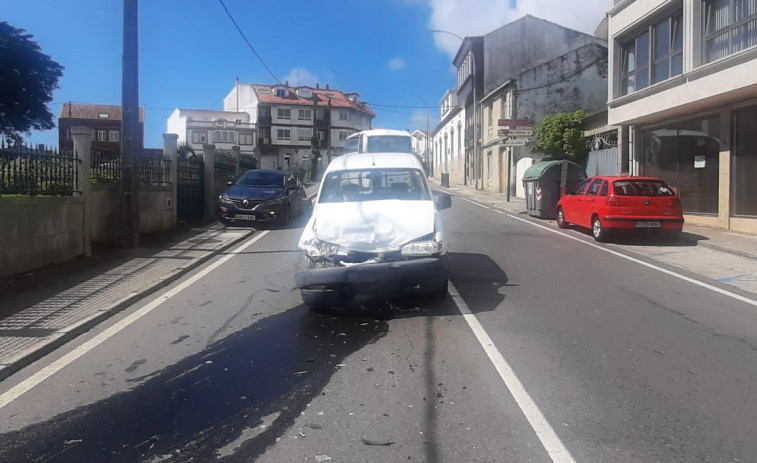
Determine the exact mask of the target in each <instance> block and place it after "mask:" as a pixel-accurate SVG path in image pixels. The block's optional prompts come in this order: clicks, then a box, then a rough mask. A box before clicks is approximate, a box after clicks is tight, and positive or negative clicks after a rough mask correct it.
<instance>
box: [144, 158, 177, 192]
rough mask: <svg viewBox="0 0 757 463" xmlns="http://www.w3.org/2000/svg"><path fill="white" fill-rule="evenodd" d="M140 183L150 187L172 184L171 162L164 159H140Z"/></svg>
mask: <svg viewBox="0 0 757 463" xmlns="http://www.w3.org/2000/svg"><path fill="white" fill-rule="evenodd" d="M139 181H140V182H142V183H147V184H150V185H166V184H170V183H171V160H169V159H164V158H145V157H143V158H140V160H139Z"/></svg>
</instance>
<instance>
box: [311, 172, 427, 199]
mask: <svg viewBox="0 0 757 463" xmlns="http://www.w3.org/2000/svg"><path fill="white" fill-rule="evenodd" d="M382 199H403V200H410V201H422V200H430V199H431V197H430V195H429V193H428V188H427V186H426V182H425V180H424V176H423V172H421V171H419V170H415V169H365V170H343V171H337V172H331V173H330V174H328V175H327V177H326V178H324V180H323V189H322V192H321V199H320V202H323V203H341V202H353V201H378V200H382Z"/></svg>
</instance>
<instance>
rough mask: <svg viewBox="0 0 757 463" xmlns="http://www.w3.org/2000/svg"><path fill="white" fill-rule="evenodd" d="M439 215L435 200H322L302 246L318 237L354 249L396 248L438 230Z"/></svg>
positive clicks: (380, 250) (309, 223) (382, 250)
mask: <svg viewBox="0 0 757 463" xmlns="http://www.w3.org/2000/svg"><path fill="white" fill-rule="evenodd" d="M435 216H436V210H435V208H434V202H433V201H407V200H383V201H365V202H344V203H318V204H317V206H316V208H315V211H314V213H313V216H312V217H311V218H310V221H309V222H308V224H307V226H306V227H305V230H303V233H302V236H301V237H300V243H299V247H300V248H302V249H305V247H306V246H307V245H309V244H311V243H312V242H313V240H314V239H317V240H319V241H325V242H328V243H332V244H336V245H339V246H343V247H345V248H347V249H348V250H350V251H363V252H385V251H394V250H398V249H399V248H400V247H401V246H402V245H404V244H406V243H408V242H410V241H413V240H416V239H418V238H421V237H423V236H426V235H428V234H431V233H434V232H435V230H434V228H435V224H436V222H437V220H436V217H435Z"/></svg>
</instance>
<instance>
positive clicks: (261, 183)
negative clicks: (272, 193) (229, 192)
mask: <svg viewBox="0 0 757 463" xmlns="http://www.w3.org/2000/svg"><path fill="white" fill-rule="evenodd" d="M236 185H237V186H258V187H265V188H284V174H283V173H279V172H261V171H254V170H251V171H249V172H247V173H245V174H244V175H242V177H241V178H240V179H239V180H237V183H236Z"/></svg>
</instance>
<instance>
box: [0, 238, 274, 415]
mask: <svg viewBox="0 0 757 463" xmlns="http://www.w3.org/2000/svg"><path fill="white" fill-rule="evenodd" d="M267 234H268V231H267V230H266V231H262V232H258V233H256V234H255V236H253V237H252V238H250V239H249V240H247V241H246V242H244V243H242V244H241V245H239V246H237V247H236V248H235V249H234V250H233V251H231V252H230V253H229V254H228V255H225V256H223V257H221V258H220V259H218V260H217V261H215V262H213V263H212V264H210V265H208V266H207V267H205V268H204V269H202V270H201V271H199V272H197V273H196V274H195V275H193V276H192V277H190V278H189V279H187V280H185V281H183V282H182V283H180V284H179V285H177V286H176V287H175V288H173V289H171V290H169V291H166V292H164V293H163V294H161V295H159V296H157V297H155V298H154V299H153V300H152V301H150V302H149V303H147V304H145V305H144V306H142V307H141V308H140V309H139V310H137V311H136V312H134V313H132V314H130V315H129V316H127V317H126V318H124V319H123V320H121V321H119V322H118V323H116V324H114V325H113V326H110V327H108V328H107V329H105V330H104V331H103V332H102V333H100V334H98V335H97V336H95V337H93V338H92V339H90V340H89V341H87V342H85V343H84V344H82V345H80V346H78V347H77V348H75V349H74V350H72V351H71V352H69V353H68V354H66V355H64V356H63V357H61V358H59V359H58V360H56V361H55V362H53V363H51V364H50V365H48V366H46V367H44V368H42V369H41V370H39V371H38V372H36V373H34V374H33V375H32V376H30V377H28V378H27V379H25V380H24V381H22V382H20V383H19V384H17V385H15V386H13V387H12V388H11V389H9V390H8V391H7V392H5V393H3V394H2V395H0V408H3V407H5V406H6V405H8V404H9V403H11V402H13V401H14V400H16V399H18V398H19V397H21V396H22V395H24V394H25V393H27V392H28V391H30V390H31V389H33V388H34V387H36V386H37V385H39V384H40V383H41V382H42V381H44V380H46V379H47V378H49V377H50V376H52V375H54V374H55V373H57V372H58V371H60V370H62V369H63V368H65V367H66V366H67V365H69V364H71V363H72V362H74V361H75V360H76V359H78V358H79V357H81V356H82V355H84V354H86V353H87V352H89V351H91V350H92V349H94V348H95V347H97V346H99V345H100V344H102V343H103V342H105V341H106V340H108V339H109V338H111V337H113V336H114V335H116V334H118V332H119V331H121V330H123V329H124V328H126V327H128V326H129V325H131V324H132V323H134V322H135V321H137V320H139V319H140V318H142V317H144V316H145V315H147V314H148V313H150V312H151V311H152V310H154V309H155V308H157V307H158V306H160V305H161V304H162V303H164V302H166V301H167V300H168V299H170V298H172V297H173V296H175V295H177V294H179V293H180V292H182V291H184V290H185V289H187V288H188V287H189V286H191V285H193V284H195V283H196V282H197V281H198V280H200V279H202V278H204V277H205V276H207V275H208V274H209V273H210V272H212V271H213V270H215V269H217V268H218V267H220V266H221V265H223V264H225V263H226V262H228V261H229V260H231V259H233V258H234V257H235V256H236V255H237V254H239V253H241V252H242V251H244V250H245V249H247V248H249V247H250V246H252V245H253V244H255V243H256V242H257V241H258V240H260V239H261V238H263V237H264V236H266V235H267Z"/></svg>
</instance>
